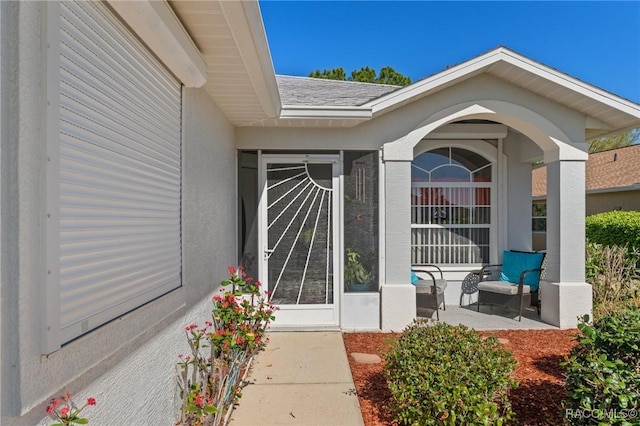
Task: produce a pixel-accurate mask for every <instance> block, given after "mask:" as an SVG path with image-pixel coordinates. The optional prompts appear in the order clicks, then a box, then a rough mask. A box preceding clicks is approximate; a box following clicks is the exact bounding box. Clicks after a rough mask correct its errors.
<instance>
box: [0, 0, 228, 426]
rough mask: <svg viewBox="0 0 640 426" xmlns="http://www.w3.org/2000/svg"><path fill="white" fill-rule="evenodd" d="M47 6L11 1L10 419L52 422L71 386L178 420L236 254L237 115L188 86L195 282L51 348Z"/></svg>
mask: <svg viewBox="0 0 640 426" xmlns="http://www.w3.org/2000/svg"><path fill="white" fill-rule="evenodd" d="M46 8H47V6H46V3H45V2H0V12H1V17H0V18H1V19H2V23H1V32H2V39H1V47H2V88H1V89H2V111H1V113H2V116H1V118H2V120H1V123H2V129H1V131H2V140H1V144H2V145H1V146H2V156H1V160H2V163H1V166H2V167H1V168H0V170H1V177H2V181H1V187H0V188H1V191H2V205H1V209H2V222H1V226H2V229H1V231H2V257H1V266H2V269H1V272H2V273H1V278H2V281H1V286H0V296H1V310H0V327H1V330H0V339H1V349H0V351H1V352H0V357H1V361H2V362H1V365H2V367H1V370H0V384H1V389H2V391H1V394H0V401H1V406H0V424H2V425H10V426H11V425H34V424H38V422H41V423H42V422H44V421H43V420H42V419H43V417H44V416H43V414H44V407H45V405H46V403H47V401H48V400H49V399H50V398H52V397H54V396H58V395H60V394H61V393H63V392H73V393H74V394H78V396H79V397H84V396H88V395H91V396H94V397H96V398H97V399H98V406H97V407H95V408H92V409H91V411H90V412H88V413H87V414H90V416H91V418H92V419H95V423H96V424H157V425H160V424H172V422H173V420H174V419H173V417H172V413H173V409H174V406H173V386H172V385H173V377H174V364H175V355H176V354H177V353H178V352H179V351H184V350H185V341H184V336H183V335H182V333H181V328H182V326H183V325H184V323H185V322H187V319H188V318H183V316H184V315H185V313H187V312H188V314H187V315H188V316H193V317H194V318H195V317H200V316H201V315H202V313H203V312H206V308H204V307H203V305H202V304H203V300H204V299H206V298H208V295H209V294H210V293H211V291H213V290H214V288H215V287H216V285H217V283H218V282H219V281H220V280H221V279H223V278H224V277H225V275H226V273H227V268H226V267H227V265H228V264H229V263H232V262H233V261H234V259H235V253H236V251H235V235H236V234H235V222H236V218H235V196H234V194H235V149H234V142H233V135H234V134H233V127H232V126H231V125H230V124H229V123H228V121H227V119H226V118H225V117H224V115H223V114H222V112H221V111H220V110H219V109H218V108H217V106H216V105H215V104H214V103H213V101H212V100H211V99H210V98H209V96H208V95H206V93H205V92H204V91H203V90H198V89H192V90H187V91H186V92H185V96H184V119H183V134H184V136H183V139H184V143H183V149H184V153H183V193H182V202H183V216H182V219H183V223H182V227H183V232H182V234H183V286H182V287H181V288H179V289H177V290H175V291H172V292H171V293H168V294H167V295H165V296H163V297H161V298H159V299H156V300H154V301H152V302H150V303H147V304H146V305H144V306H142V307H140V308H138V309H136V310H134V311H132V312H130V313H128V314H126V315H124V316H122V317H121V318H118V319H116V320H114V321H111V322H109V323H108V324H105V325H104V326H102V327H100V328H98V329H96V330H94V331H92V332H90V333H88V334H86V335H84V336H81V337H80V338H78V339H76V340H74V341H72V342H70V343H68V344H66V345H64V346H63V347H62V348H61V349H59V350H58V351H55V352H53V353H52V354H49V355H47V356H44V355H42V347H41V334H42V325H41V324H42V323H43V318H42V316H43V313H44V310H43V304H44V300H43V298H42V296H41V295H42V294H43V293H44V291H43V285H44V282H45V276H46V264H45V257H46V250H45V248H46V213H47V211H46V168H47V157H46V143H47V138H46V136H47V135H46V132H45V127H44V123H45V121H46V120H45V117H44V114H45V111H46V106H45V105H46V95H45V93H46V91H45V88H46V81H47V71H46V64H45V58H46V43H45V42H44V39H43V38H41V34H42V32H43V28H44V22H45V20H44V17H45V12H46ZM6 106H8V107H6ZM53 136H55V135H53ZM203 309H204V311H203Z"/></svg>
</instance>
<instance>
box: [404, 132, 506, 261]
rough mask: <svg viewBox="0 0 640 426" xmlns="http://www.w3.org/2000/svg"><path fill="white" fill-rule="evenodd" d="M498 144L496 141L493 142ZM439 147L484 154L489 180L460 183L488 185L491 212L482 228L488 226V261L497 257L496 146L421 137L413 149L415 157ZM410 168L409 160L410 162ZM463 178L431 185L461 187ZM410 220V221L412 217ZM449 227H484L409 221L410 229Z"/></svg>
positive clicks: (497, 173) (471, 186)
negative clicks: (426, 223) (485, 181)
mask: <svg viewBox="0 0 640 426" xmlns="http://www.w3.org/2000/svg"><path fill="white" fill-rule="evenodd" d="M496 144H497V145H499V143H496ZM439 148H459V149H464V150H467V151H471V152H473V153H475V154H478V155H480V156H482V157H483V158H485V159H486V160H487V161H488V162H489V163H490V165H491V182H487V183H484V182H469V183H468V184H466V185H464V186H465V187H468V188H479V187H485V188H489V189H490V191H491V195H490V205H489V207H490V208H491V213H490V221H489V224H487V225H486V228H487V229H488V230H489V262H494V261H496V259H497V253H498V252H499V247H498V245H499V243H500V239H499V238H498V217H499V209H500V206H499V205H498V199H499V194H498V191H499V189H498V188H500V185H499V182H498V180H499V176H500V172H499V162H498V149H497V147H496V146H494V145H493V144H491V143H489V142H487V141H484V140H423V141H421V142H420V143H419V144H418V145H417V146H416V149H415V152H416V155H415V157H416V158H417V157H418V156H419V155H421V154H423V153H425V152H429V151H433V150H435V149H439ZM412 168H413V164H412ZM462 184H463V182H460V183H459V182H454V183H443V182H440V183H438V184H437V185H432V186H433V187H461V186H463V185H462ZM413 188H414V186H413V183H412V191H413ZM412 222H413V221H412ZM452 227H465V228H478V227H484V225H483V224H480V226H479V225H478V224H475V225H459V224H447V225H446V226H442V225H438V224H429V225H422V224H420V225H415V224H413V223H411V229H412V230H413V229H416V228H445V229H448V228H452ZM440 265H442V266H443V268H445V269H447V270H449V269H456V268H458V267H463V268H465V269H468V268H469V267H471V268H475V267H479V266H481V263H444V264H440Z"/></svg>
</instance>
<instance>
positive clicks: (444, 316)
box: [417, 303, 558, 330]
mask: <svg viewBox="0 0 640 426" xmlns="http://www.w3.org/2000/svg"><path fill="white" fill-rule="evenodd" d="M439 314H440V322H443V323H446V324H450V325H458V324H462V325H464V326H467V327H469V328H474V329H476V330H533V329H535V330H558V327H556V326H554V325H551V324H548V323H546V322H544V321H542V319H541V318H540V316H539V315H538V313H537V312H536V308H535V307H528V308H525V309H523V310H522V321H518V313H517V312H516V311H514V310H509V309H507V308H505V307H503V306H491V305H480V312H478V311H477V305H476V304H475V303H474V304H471V305H465V306H459V305H448V306H447V309H446V310H443V309H442V308H440V312H439ZM417 318H432V319H433V320H434V321H435V318H436V317H435V310H433V309H428V308H423V307H418V309H417Z"/></svg>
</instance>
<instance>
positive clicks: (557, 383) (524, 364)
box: [343, 330, 577, 426]
mask: <svg viewBox="0 0 640 426" xmlns="http://www.w3.org/2000/svg"><path fill="white" fill-rule="evenodd" d="M483 334H485V335H489V334H494V335H495V336H496V337H498V338H502V339H507V341H505V342H504V343H503V344H504V345H505V346H506V347H507V349H509V350H510V351H511V352H512V353H513V356H514V358H515V359H516V360H517V361H518V366H517V368H516V370H515V372H514V378H515V379H516V380H517V381H518V383H519V384H520V386H519V387H518V388H516V389H514V390H513V391H512V392H511V395H510V400H511V404H512V406H513V410H514V411H515V413H516V416H517V418H516V421H515V422H514V423H513V424H514V425H522V426H547V425H558V424H562V413H561V410H562V400H563V399H564V397H565V391H564V388H563V383H564V379H563V370H562V367H560V362H561V361H563V360H564V357H565V356H566V355H568V354H569V352H570V350H571V348H572V347H573V346H574V345H575V342H574V340H573V337H574V336H575V335H576V334H577V330H500V331H492V332H483ZM343 337H344V345H345V348H346V350H347V354H350V353H352V352H361V353H369V354H374V353H375V354H378V355H380V356H381V357H382V355H383V354H384V351H385V349H386V348H388V347H389V346H390V344H391V343H393V342H394V340H395V339H396V338H397V337H398V334H394V333H345V334H343ZM383 365H384V360H383V361H382V362H381V363H378V364H357V363H355V362H354V361H353V359H352V357H351V356H349V366H350V367H351V374H352V375H353V381H354V383H355V386H356V390H357V392H358V399H359V400H360V409H361V410H362V417H363V419H364V423H365V425H366V426H380V425H396V424H397V423H395V422H394V421H393V415H392V413H391V412H390V410H389V408H388V402H389V400H390V398H391V394H390V392H389V389H388V388H387V383H386V381H385V378H384V373H383Z"/></svg>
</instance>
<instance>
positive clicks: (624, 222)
mask: <svg viewBox="0 0 640 426" xmlns="http://www.w3.org/2000/svg"><path fill="white" fill-rule="evenodd" d="M586 236H587V240H588V241H590V242H593V243H598V244H602V245H605V246H612V245H618V246H628V247H631V248H635V249H639V248H640V212H636V211H633V212H626V211H613V212H605V213H599V214H594V215H591V216H587V219H586Z"/></svg>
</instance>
